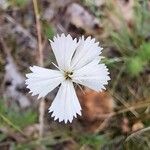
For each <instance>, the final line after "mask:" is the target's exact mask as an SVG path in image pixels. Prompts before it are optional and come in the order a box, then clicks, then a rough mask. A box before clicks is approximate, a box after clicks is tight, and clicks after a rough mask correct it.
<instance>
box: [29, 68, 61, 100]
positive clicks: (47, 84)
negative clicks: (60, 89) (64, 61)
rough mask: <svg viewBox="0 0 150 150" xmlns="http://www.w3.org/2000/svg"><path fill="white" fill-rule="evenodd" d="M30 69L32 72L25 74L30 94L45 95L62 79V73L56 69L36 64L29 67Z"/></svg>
mask: <svg viewBox="0 0 150 150" xmlns="http://www.w3.org/2000/svg"><path fill="white" fill-rule="evenodd" d="M30 70H31V71H32V73H29V74H27V75H26V77H27V78H28V79H26V84H27V88H29V89H30V92H32V93H33V94H32V95H37V94H39V96H38V98H41V97H45V96H46V95H47V94H48V93H49V92H51V91H52V90H53V89H54V88H56V87H57V86H58V85H59V84H60V83H61V82H62V81H63V80H64V79H63V75H62V73H61V72H60V71H57V70H51V69H46V68H42V67H38V66H33V67H30Z"/></svg>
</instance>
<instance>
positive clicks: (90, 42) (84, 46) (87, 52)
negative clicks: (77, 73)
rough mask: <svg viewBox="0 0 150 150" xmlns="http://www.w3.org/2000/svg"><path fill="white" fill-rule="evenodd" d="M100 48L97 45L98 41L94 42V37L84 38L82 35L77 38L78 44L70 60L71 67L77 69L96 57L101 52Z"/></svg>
mask: <svg viewBox="0 0 150 150" xmlns="http://www.w3.org/2000/svg"><path fill="white" fill-rule="evenodd" d="M101 50H102V48H101V47H100V46H99V43H98V42H97V43H95V39H94V38H93V39H91V37H88V38H87V39H85V40H84V37H82V38H81V39H80V40H79V46H78V47H77V50H76V52H75V54H74V57H73V59H72V62H71V67H72V68H73V69H79V68H81V67H83V66H84V65H86V64H88V63H89V62H91V61H92V60H93V59H95V58H96V57H98V56H99V55H100V54H101Z"/></svg>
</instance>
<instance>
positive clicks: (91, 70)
mask: <svg viewBox="0 0 150 150" xmlns="http://www.w3.org/2000/svg"><path fill="white" fill-rule="evenodd" d="M108 74H109V72H108V69H107V68H106V66H105V64H98V63H97V59H95V60H94V61H92V62H90V63H89V64H87V65H86V66H84V67H82V68H80V69H78V70H76V71H75V72H74V74H73V82H75V83H79V84H82V85H84V86H87V87H89V88H91V89H93V90H95V91H101V90H102V89H105V87H104V85H107V84H108V80H110V77H109V76H108Z"/></svg>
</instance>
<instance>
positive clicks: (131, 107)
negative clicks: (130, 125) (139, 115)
mask: <svg viewBox="0 0 150 150" xmlns="http://www.w3.org/2000/svg"><path fill="white" fill-rule="evenodd" d="M148 106H150V101H149V100H147V101H145V103H141V104H137V105H134V106H129V107H128V108H123V109H120V110H118V111H117V112H112V113H108V114H102V115H99V118H107V117H108V116H110V117H113V116H117V115H120V114H122V113H126V112H129V111H131V110H135V109H140V108H144V107H148Z"/></svg>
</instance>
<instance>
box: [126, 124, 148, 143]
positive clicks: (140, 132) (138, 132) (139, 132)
mask: <svg viewBox="0 0 150 150" xmlns="http://www.w3.org/2000/svg"><path fill="white" fill-rule="evenodd" d="M149 130H150V127H147V128H144V129H141V130H139V131H137V132H134V133H132V134H131V135H129V136H128V137H127V139H126V141H129V140H130V139H131V138H133V137H135V136H137V135H140V134H142V133H143V132H146V131H149Z"/></svg>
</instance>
